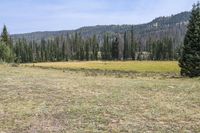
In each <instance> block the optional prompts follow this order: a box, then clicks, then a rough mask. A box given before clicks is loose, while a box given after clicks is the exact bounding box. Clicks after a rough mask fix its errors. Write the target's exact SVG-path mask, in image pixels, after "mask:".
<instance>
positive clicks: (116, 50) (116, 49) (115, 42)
mask: <svg viewBox="0 0 200 133" xmlns="http://www.w3.org/2000/svg"><path fill="white" fill-rule="evenodd" d="M112 59H113V60H118V59H119V40H118V38H117V37H116V38H115V39H114V40H113V42H112Z"/></svg>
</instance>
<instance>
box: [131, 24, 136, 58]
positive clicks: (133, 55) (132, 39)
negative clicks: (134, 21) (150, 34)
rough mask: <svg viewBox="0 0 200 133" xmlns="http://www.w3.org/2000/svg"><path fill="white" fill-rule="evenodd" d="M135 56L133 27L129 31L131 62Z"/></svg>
mask: <svg viewBox="0 0 200 133" xmlns="http://www.w3.org/2000/svg"><path fill="white" fill-rule="evenodd" d="M135 54H136V44H135V41H134V31H133V26H132V29H131V58H132V60H135Z"/></svg>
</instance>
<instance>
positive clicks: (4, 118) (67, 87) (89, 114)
mask: <svg viewBox="0 0 200 133" xmlns="http://www.w3.org/2000/svg"><path fill="white" fill-rule="evenodd" d="M42 64H43V63H42ZM44 64H46V63H44ZM51 64H52V63H51ZM66 64H67V63H66ZM77 64H79V63H77ZM175 64H176V63H175ZM35 65H37V64H35ZM165 65H166V64H165ZM165 65H163V67H164V66H165ZM52 66H53V65H52ZM76 66H77V65H76ZM79 66H82V63H80V65H79ZM154 66H156V65H154ZM166 67H167V68H170V66H166ZM128 68H129V67H127V70H130V69H131V68H130V69H128ZM176 69H178V68H175V69H172V71H175V70H176ZM134 71H135V70H134ZM176 71H177V70H176ZM147 131H149V132H156V131H157V132H200V82H199V79H198V78H197V79H187V78H152V77H135V78H129V77H127V78H124V77H123V78H121V77H118V78H116V77H112V76H104V75H100V76H90V75H89V76H88V75H86V73H85V72H81V71H69V70H66V71H61V70H56V69H41V68H32V67H9V66H7V65H0V132H20V133H27V132H30V133H31V132H42V133H45V132H69V133H73V132H147Z"/></svg>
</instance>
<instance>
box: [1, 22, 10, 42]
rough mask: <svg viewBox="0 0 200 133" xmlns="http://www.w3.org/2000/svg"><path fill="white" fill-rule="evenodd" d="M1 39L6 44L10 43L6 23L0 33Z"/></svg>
mask: <svg viewBox="0 0 200 133" xmlns="http://www.w3.org/2000/svg"><path fill="white" fill-rule="evenodd" d="M1 41H2V42H4V43H5V44H6V45H9V43H10V37H9V34H8V31H7V27H6V25H4V27H3V31H2V33H1Z"/></svg>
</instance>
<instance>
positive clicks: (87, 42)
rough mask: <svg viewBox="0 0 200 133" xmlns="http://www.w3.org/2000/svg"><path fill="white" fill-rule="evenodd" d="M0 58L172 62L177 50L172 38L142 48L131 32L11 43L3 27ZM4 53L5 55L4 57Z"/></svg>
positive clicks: (23, 40) (78, 35) (151, 41)
mask: <svg viewBox="0 0 200 133" xmlns="http://www.w3.org/2000/svg"><path fill="white" fill-rule="evenodd" d="M0 46H1V47H3V48H0V50H1V51H4V52H1V53H5V54H4V55H0V59H1V60H2V61H7V62H11V61H14V62H18V63H28V62H55V61H68V60H80V61H83V60H86V61H90V60H175V59H177V53H178V51H177V50H176V48H175V45H174V42H173V40H172V39H171V38H164V39H160V40H152V39H149V41H147V42H146V46H142V45H141V43H140V42H139V41H137V40H136V39H135V37H134V29H133V27H132V29H131V30H130V31H126V32H125V33H124V34H123V35H121V34H116V35H115V36H113V35H110V34H109V33H106V34H105V35H104V39H103V42H102V43H100V41H99V40H98V37H97V36H96V35H93V37H90V38H83V37H82V35H81V34H80V33H75V34H74V35H67V36H58V37H55V38H51V39H48V40H45V39H41V40H40V41H34V40H32V41H27V40H26V39H24V38H19V39H17V40H15V41H13V40H12V39H11V38H10V36H9V34H8V31H7V28H6V26H4V28H3V31H2V34H1V45H0ZM6 54H7V55H6Z"/></svg>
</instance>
